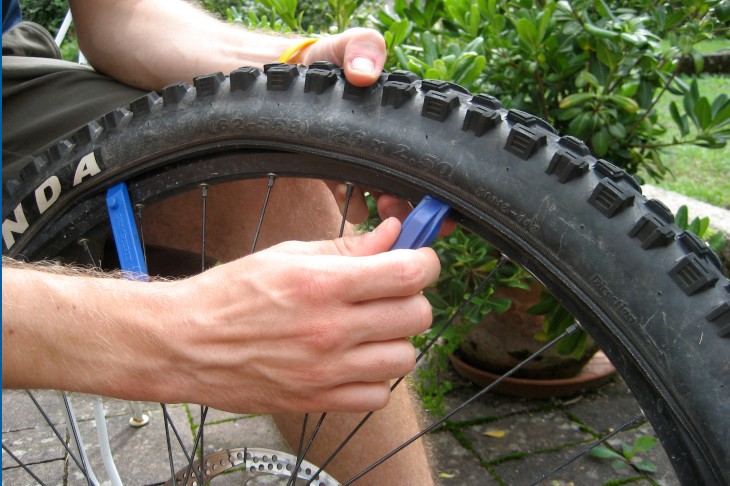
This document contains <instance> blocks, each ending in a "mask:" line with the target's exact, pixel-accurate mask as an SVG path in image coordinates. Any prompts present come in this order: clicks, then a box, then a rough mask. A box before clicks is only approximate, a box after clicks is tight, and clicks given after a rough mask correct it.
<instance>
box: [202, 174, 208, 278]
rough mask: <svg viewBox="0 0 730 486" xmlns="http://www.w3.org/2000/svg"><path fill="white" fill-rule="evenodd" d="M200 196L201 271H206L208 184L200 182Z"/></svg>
mask: <svg viewBox="0 0 730 486" xmlns="http://www.w3.org/2000/svg"><path fill="white" fill-rule="evenodd" d="M200 196H201V198H202V206H203V214H202V215H201V218H200V219H201V224H200V226H201V227H202V235H201V236H200V239H201V245H200V246H201V248H200V271H201V272H205V240H206V223H207V220H208V217H207V209H208V184H200Z"/></svg>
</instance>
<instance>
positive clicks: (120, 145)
mask: <svg viewBox="0 0 730 486" xmlns="http://www.w3.org/2000/svg"><path fill="white" fill-rule="evenodd" d="M269 174H276V176H278V177H281V176H293V177H315V178H325V179H336V180H344V181H348V182H350V183H353V184H357V185H362V186H364V187H372V188H378V189H380V190H384V191H386V192H388V193H391V194H394V195H397V196H399V197H403V198H407V199H410V200H412V201H418V200H419V199H420V198H421V197H422V196H423V195H424V194H431V195H434V196H437V197H438V198H440V199H441V200H443V201H444V202H447V203H448V204H449V205H450V206H451V207H452V208H453V214H454V218H455V219H457V220H458V221H459V222H460V223H461V224H462V225H463V226H464V227H466V228H468V229H470V230H471V231H474V232H475V233H477V234H479V235H481V236H482V237H484V238H485V239H486V240H488V241H489V242H491V243H492V244H493V245H495V246H496V247H497V248H499V250H500V251H501V252H503V253H504V254H505V255H506V256H507V257H509V258H510V259H511V260H513V261H515V262H517V263H519V264H520V265H522V266H523V267H525V268H526V269H527V270H528V271H529V272H530V273H531V274H532V275H534V276H535V277H536V278H538V279H539V280H540V281H541V282H542V283H543V284H544V285H545V286H546V287H547V289H548V290H549V291H550V292H551V293H552V294H553V295H555V296H556V297H557V298H558V300H560V301H561V303H562V304H563V305H564V306H565V307H566V308H567V309H568V310H569V311H570V312H571V313H572V314H573V315H574V316H575V317H576V319H577V320H578V321H579V322H580V323H582V325H583V327H584V328H585V329H586V330H587V331H588V332H589V333H590V334H591V336H592V337H593V338H594V339H595V341H596V342H597V343H598V344H599V345H600V347H601V348H602V349H603V350H604V352H605V353H606V354H607V355H608V356H609V358H610V359H611V361H612V362H613V363H614V365H615V366H616V368H617V369H618V371H619V372H620V373H621V375H622V376H623V378H624V379H625V381H626V382H627V383H628V385H629V386H630V388H631V389H632V391H633V392H634V394H635V395H636V398H637V399H638V401H639V403H640V404H641V406H642V408H643V410H644V412H645V414H646V415H647V417H648V418H649V420H650V421H651V423H652V425H653V426H654V428H655V430H656V432H657V434H658V436H659V437H660V439H661V441H662V443H663V445H664V447H665V450H666V451H667V453H668V455H669V457H670V458H671V460H672V462H673V465H674V467H675V470H676V472H677V475H678V477H679V478H680V480H681V481H682V482H683V483H685V484H728V483H729V482H730V472H729V469H728V468H727V464H730V400H728V397H729V392H728V390H729V388H728V384H730V373H728V369H729V368H730V339H728V336H730V283H729V282H728V280H727V278H725V277H723V276H722V274H721V272H720V263H719V260H718V259H717V257H716V256H715V255H714V254H712V252H711V251H709V249H708V248H707V247H706V245H705V244H704V243H703V242H701V241H700V240H699V239H698V238H697V237H696V236H694V235H692V234H691V233H688V232H685V231H682V230H681V229H679V228H678V227H677V226H676V225H674V224H673V216H672V214H671V212H670V211H669V210H668V209H667V208H666V207H665V206H664V205H663V204H661V203H660V202H658V201H656V200H648V201H647V200H646V199H645V198H644V197H643V196H642V194H641V189H640V187H639V186H638V185H637V184H636V183H635V182H634V180H633V179H632V178H631V177H630V176H629V175H627V174H626V173H625V172H623V171H621V170H619V169H618V168H616V167H615V166H613V165H612V164H610V163H609V162H606V161H604V160H597V159H596V158H595V157H593V156H591V155H590V153H589V150H588V148H587V147H586V146H585V145H584V144H583V143H582V142H580V141H578V140H576V139H574V138H572V137H565V136H564V137H561V136H559V135H557V134H556V133H555V132H554V130H553V129H552V128H551V127H550V126H549V125H548V124H547V123H545V122H544V121H543V120H541V119H539V118H536V117H534V116H532V115H529V114H527V113H524V112H520V111H517V110H506V109H505V108H503V107H502V105H501V104H500V103H499V101H497V100H496V99H494V98H493V97H490V96H486V95H476V96H472V95H471V94H470V93H468V92H467V91H466V90H464V89H463V88H461V87H459V86H457V85H454V84H451V83H448V82H444V81H435V80H420V79H418V78H417V77H416V76H415V75H413V74H412V73H408V72H404V71H397V72H393V73H384V74H383V75H382V76H381V78H380V80H379V82H378V83H376V84H375V85H373V86H370V87H367V88H357V87H354V86H352V85H350V84H349V83H347V82H346V80H344V79H343V76H342V74H341V72H340V70H339V69H337V68H335V67H334V66H333V65H331V64H328V63H315V64H314V65H312V66H310V67H309V68H304V67H297V66H292V65H282V64H276V65H269V66H267V67H266V68H265V69H264V70H263V71H260V70H258V69H255V68H241V69H238V70H236V71H234V72H232V73H231V74H230V76H229V77H227V76H224V75H222V74H221V73H217V74H214V75H210V76H203V77H200V78H198V79H196V81H195V86H194V87H193V86H189V85H187V84H177V85H174V86H169V87H167V88H165V89H164V90H162V92H161V93H160V94H156V93H151V94H149V95H147V96H145V97H143V98H141V99H139V100H137V101H136V102H134V103H132V104H131V105H130V106H129V107H127V108H121V109H118V110H116V111H114V112H112V113H109V114H108V115H106V116H104V117H102V118H101V119H100V120H98V121H96V122H93V123H91V124H89V125H88V126H86V127H84V128H82V129H81V130H79V131H78V132H76V133H75V134H73V135H72V136H71V137H69V138H68V139H65V140H62V141H60V142H58V143H57V144H54V145H53V146H51V147H50V148H49V149H48V150H46V151H45V152H44V153H43V154H40V155H38V156H36V157H33V158H32V159H31V160H28V162H27V165H26V166H25V170H24V171H23V172H22V177H21V178H20V179H17V180H9V181H5V183H4V187H3V190H4V192H3V245H4V246H3V252H4V254H7V255H11V256H15V257H18V258H25V259H30V260H39V259H46V258H52V257H57V256H59V255H60V256H64V257H66V258H79V255H82V254H83V251H82V249H81V247H80V245H79V241H82V239H84V238H87V239H88V240H90V241H95V242H97V241H103V240H104V238H105V236H107V235H108V233H109V231H108V229H106V225H107V221H106V219H107V218H106V214H105V210H104V207H105V206H104V190H106V189H107V188H108V187H110V186H111V185H112V184H114V183H116V182H118V181H126V182H127V184H128V186H129V190H130V194H131V197H132V201H133V203H134V204H135V205H140V206H143V205H149V204H151V203H154V202H155V201H158V200H160V199H161V198H164V197H168V196H171V195H175V194H179V193H180V192H182V191H184V190H189V189H192V188H196V187H198V186H200V185H201V184H205V185H211V186H212V185H214V184H217V183H220V182H225V181H230V180H233V179H236V178H244V179H246V178H252V177H264V178H266V177H268V176H269ZM84 241H87V240H84Z"/></svg>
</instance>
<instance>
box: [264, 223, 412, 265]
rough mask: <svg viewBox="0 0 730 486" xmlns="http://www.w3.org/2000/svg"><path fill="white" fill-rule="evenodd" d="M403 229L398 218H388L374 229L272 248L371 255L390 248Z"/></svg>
mask: <svg viewBox="0 0 730 486" xmlns="http://www.w3.org/2000/svg"><path fill="white" fill-rule="evenodd" d="M400 230H401V223H400V221H398V220H397V219H396V218H388V219H386V220H385V221H383V222H382V223H380V224H379V225H378V227H377V228H375V229H374V230H373V231H371V232H369V233H365V234H363V235H359V236H345V237H342V238H337V239H335V240H324V241H311V242H301V241H288V242H286V243H281V244H279V245H276V246H274V247H272V248H271V250H276V251H279V252H283V253H290V254H296V255H339V256H358V257H359V256H370V255H376V254H378V253H383V252H385V251H388V250H390V248H391V247H392V246H393V244H394V243H395V240H396V239H397V238H398V235H399V234H400Z"/></svg>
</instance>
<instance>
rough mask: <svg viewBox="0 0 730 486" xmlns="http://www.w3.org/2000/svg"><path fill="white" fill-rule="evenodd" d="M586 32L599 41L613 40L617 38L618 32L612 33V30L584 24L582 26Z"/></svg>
mask: <svg viewBox="0 0 730 486" xmlns="http://www.w3.org/2000/svg"><path fill="white" fill-rule="evenodd" d="M584 26H585V29H586V32H588V33H589V34H591V35H592V36H594V37H597V38H599V39H615V38H616V37H618V36H619V33H618V32H614V31H612V30H607V29H602V28H600V27H596V26H595V25H593V24H589V23H586V24H584Z"/></svg>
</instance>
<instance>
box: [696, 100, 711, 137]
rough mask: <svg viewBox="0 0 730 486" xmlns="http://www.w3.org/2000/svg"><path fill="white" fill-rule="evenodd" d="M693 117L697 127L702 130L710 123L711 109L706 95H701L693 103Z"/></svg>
mask: <svg viewBox="0 0 730 486" xmlns="http://www.w3.org/2000/svg"><path fill="white" fill-rule="evenodd" d="M695 119H696V120H697V127H698V128H700V129H702V130H704V129H706V128H707V127H709V126H710V124H711V123H712V109H711V108H710V102H709V101H708V100H707V98H706V97H704V96H703V97H702V98H700V99H698V100H697V103H696V104H695Z"/></svg>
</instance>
